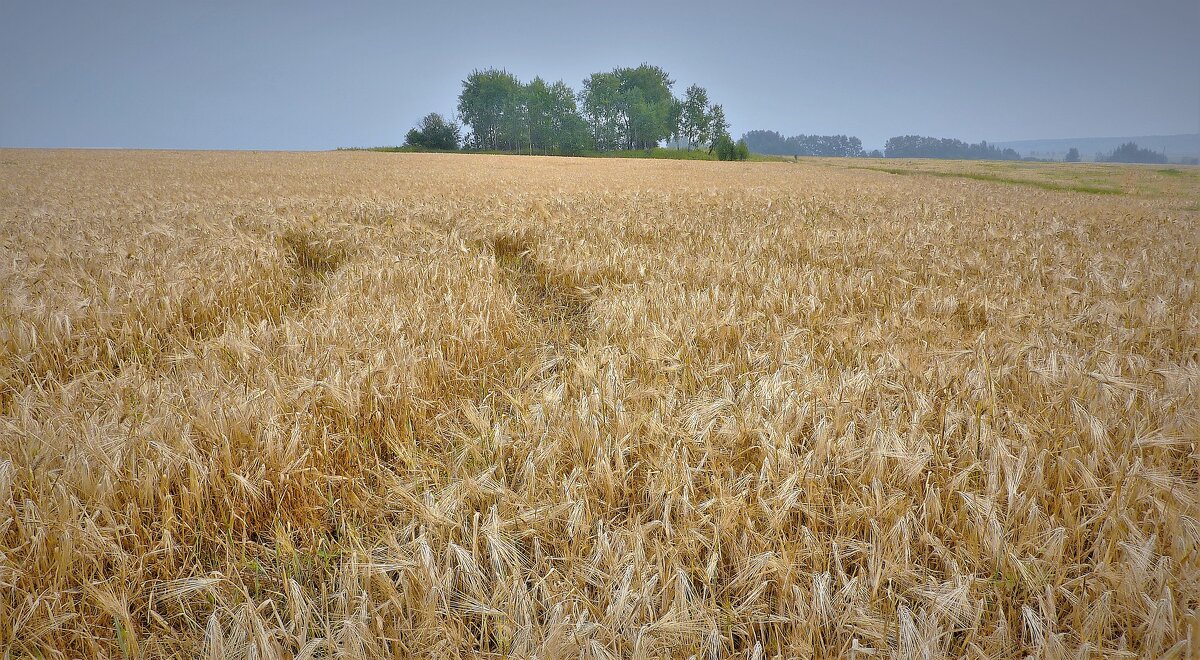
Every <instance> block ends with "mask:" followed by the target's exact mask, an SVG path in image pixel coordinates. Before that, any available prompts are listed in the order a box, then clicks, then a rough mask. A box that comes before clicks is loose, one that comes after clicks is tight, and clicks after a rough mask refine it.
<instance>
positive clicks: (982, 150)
mask: <svg viewBox="0 0 1200 660" xmlns="http://www.w3.org/2000/svg"><path fill="white" fill-rule="evenodd" d="M883 154H884V156H885V157H887V158H948V159H954V160H1020V159H1021V155H1020V154H1018V153H1017V152H1016V151H1015V150H1013V149H998V148H996V147H993V146H992V145H990V144H988V143H987V142H980V143H979V144H969V143H966V142H963V141H962V140H954V139H950V138H932V137H925V136H923V135H902V136H898V137H894V138H891V139H889V140H888V141H887V144H885V145H884V147H883Z"/></svg>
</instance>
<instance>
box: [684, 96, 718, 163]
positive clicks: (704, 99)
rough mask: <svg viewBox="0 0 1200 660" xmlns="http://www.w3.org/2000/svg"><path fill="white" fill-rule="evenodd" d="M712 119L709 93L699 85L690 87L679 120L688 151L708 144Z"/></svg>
mask: <svg viewBox="0 0 1200 660" xmlns="http://www.w3.org/2000/svg"><path fill="white" fill-rule="evenodd" d="M711 119H712V118H711V117H710V116H709V114H708V91H707V90H705V89H704V88H703V87H701V86H699V85H692V86H691V87H688V88H687V91H686V92H684V97H683V108H682V113H681V116H680V120H679V132H680V134H681V135H682V137H683V140H684V142H686V143H687V150H688V151H691V150H692V149H693V148H695V147H698V146H700V145H702V144H704V143H706V142H708V132H709V128H710V125H711Z"/></svg>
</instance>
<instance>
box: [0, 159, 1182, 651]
mask: <svg viewBox="0 0 1200 660" xmlns="http://www.w3.org/2000/svg"><path fill="white" fill-rule="evenodd" d="M847 163H849V161H846V162H835V161H801V162H799V163H784V162H780V163H715V162H684V161H656V160H620V159H565V158H537V157H506V156H466V155H456V154H447V155H432V154H377V153H322V154H317V153H314V154H283V153H199V152H197V153H171V152H119V151H97V152H72V151H63V152H54V151H21V150H0V650H2V651H3V653H4V656H5V657H22V656H33V657H44V658H68V657H72V658H73V657H183V658H192V657H212V658H223V657H235V658H313V657H352V658H354V657H414V656H415V657H538V658H563V657H572V658H574V657H594V658H617V657H648V658H659V657H664V658H665V657H671V658H674V657H687V656H693V655H694V656H696V657H712V658H728V657H743V658H770V657H859V658H866V657H924V658H929V657H963V656H966V657H995V658H1009V657H1014V658H1015V657H1025V656H1034V657H1047V658H1055V657H1110V658H1114V657H1129V658H1135V657H1136V658H1145V657H1159V656H1163V655H1165V656H1168V657H1188V656H1189V655H1190V654H1197V653H1200V647H1198V646H1197V644H1200V630H1198V629H1197V628H1196V626H1197V623H1196V618H1197V615H1196V611H1197V609H1198V608H1200V554H1198V553H1200V486H1198V479H1200V460H1198V459H1200V446H1198V443H1200V298H1198V296H1197V291H1196V281H1197V278H1198V276H1200V265H1198V264H1200V206H1198V204H1200V202H1198V201H1197V200H1200V170H1196V169H1195V168H1190V169H1189V168H1184V169H1182V170H1169V169H1168V170H1161V169H1158V170H1156V169H1154V168H1149V167H1136V166H1131V167H1118V166H1107V167H1106V166H1079V167H1078V168H1076V169H1071V168H1069V167H1063V166H1040V167H1037V166H1026V165H1024V164H1022V165H1021V166H1020V167H1021V168H1022V169H1020V170H1014V171H1013V172H1008V173H1005V174H1004V175H1003V176H995V175H988V176H993V177H994V178H995V180H981V179H980V178H979V176H981V175H978V171H979V170H978V168H981V167H988V166H986V165H965V164H960V165H955V164H953V163H941V164H929V163H925V164H908V165H905V167H907V168H909V170H910V171H905V172H899V171H897V172H886V171H882V172H881V171H870V169H861V167H871V168H873V167H882V162H881V161H874V162H873V163H874V164H873V165H872V164H871V163H872V161H860V162H856V163H854V167H851V166H849V165H848V164H847ZM864 163H866V165H864ZM888 165H889V167H894V165H895V164H894V163H893V162H892V161H888ZM933 167H941V168H943V170H944V171H942V172H941V174H940V175H937V176H934V175H931V174H929V173H928V170H929V168H933ZM947 168H948V169H947ZM971 168H975V169H971ZM972 173H974V174H972ZM972 176H975V177H976V178H971V177H972ZM1078 177H1091V178H1093V179H1097V180H1102V181H1101V183H1103V185H1105V186H1108V187H1110V188H1112V191H1110V192H1109V193H1108V194H1100V193H1099V192H1095V191H1092V192H1076V191H1073V190H1071V189H1070V188H1071V186H1073V185H1074V183H1072V182H1073V181H1075V179H1077V178H1078ZM1038 182H1042V183H1043V184H1044V183H1045V182H1052V185H1049V186H1047V185H1039V184H1038ZM1093 183H1094V182H1093ZM1089 185H1091V184H1089Z"/></svg>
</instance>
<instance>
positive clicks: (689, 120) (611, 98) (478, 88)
mask: <svg viewBox="0 0 1200 660" xmlns="http://www.w3.org/2000/svg"><path fill="white" fill-rule="evenodd" d="M674 85H675V81H674V80H672V79H671V77H670V76H669V75H668V74H667V72H666V71H664V70H663V69H662V68H661V67H657V66H653V65H650V64H642V65H640V66H637V67H621V68H617V69H613V70H612V71H607V72H602V73H593V74H592V75H591V76H589V77H588V78H587V79H586V80H584V81H583V89H582V91H580V92H578V93H576V92H575V90H573V89H571V87H569V86H568V85H567V84H566V83H564V82H563V81H561V80H559V81H557V82H552V83H551V82H547V81H545V80H543V79H542V78H540V77H537V78H534V79H533V80H532V81H530V82H528V83H522V82H521V81H520V80H518V79H517V77H516V76H514V75H513V74H511V73H509V72H508V71H506V70H504V69H477V70H475V71H472V72H471V74H470V75H468V76H467V79H466V80H464V81H463V83H462V92H461V93H460V94H459V96H458V107H457V110H458V117H457V119H458V120H459V121H461V122H462V124H463V126H462V127H461V128H460V127H459V125H458V124H457V123H456V122H455V121H452V120H447V119H445V118H444V117H442V116H441V115H438V114H436V113H434V114H431V115H428V116H426V117H425V118H424V119H423V120H422V121H421V123H420V125H418V126H417V127H416V128H414V129H413V130H411V131H409V133H408V136H407V142H406V144H407V145H408V146H411V147H416V148H437V149H455V148H458V147H459V146H460V145H461V146H462V147H463V148H467V149H472V150H478V151H505V152H514V153H528V154H559V155H571V154H579V153H583V152H587V151H602V152H604V151H618V150H632V149H652V148H654V147H656V146H658V145H659V144H660V143H661V142H663V141H664V140H674V141H675V142H677V143H679V144H681V145H683V146H685V147H686V148H687V149H688V150H689V151H691V150H692V149H705V148H707V149H708V150H709V153H714V152H716V155H717V156H718V157H719V158H722V159H733V160H736V159H738V157H739V156H740V155H742V154H743V153H748V150H746V149H744V148H742V149H740V150H739V149H738V144H736V143H734V142H733V140H732V138H730V136H729V122H728V121H726V119H725V110H724V108H723V107H722V106H721V105H720V104H715V103H710V102H709V99H708V92H707V90H705V89H704V88H703V87H700V86H698V85H692V86H691V87H688V88H687V90H686V92H685V93H684V96H683V98H682V99H679V98H676V97H675V96H674V94H673V93H672V88H673V87H674ZM464 129H465V132H464ZM451 134H453V138H454V139H453V145H452V146H446V145H449V144H450V142H449V141H448V140H449V136H450V135H451ZM726 141H728V143H729V145H732V147H733V148H732V150H731V149H729V148H727V147H726V145H725V142H726ZM718 147H721V149H718ZM743 159H744V157H743Z"/></svg>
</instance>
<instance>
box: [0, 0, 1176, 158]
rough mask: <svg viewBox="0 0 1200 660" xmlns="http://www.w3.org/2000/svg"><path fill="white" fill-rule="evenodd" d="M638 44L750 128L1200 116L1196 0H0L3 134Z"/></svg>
mask: <svg viewBox="0 0 1200 660" xmlns="http://www.w3.org/2000/svg"><path fill="white" fill-rule="evenodd" d="M643 61H645V62H650V63H652V64H657V65H660V66H662V67H663V68H665V69H666V70H667V71H669V72H670V73H671V74H672V75H673V77H674V78H675V80H676V81H677V82H676V93H677V94H682V90H683V89H684V88H685V87H686V86H687V85H689V84H691V83H698V84H700V85H702V86H704V87H706V88H708V91H709V95H710V97H711V98H712V99H713V100H715V101H717V102H721V103H723V104H724V105H725V107H726V112H727V115H728V117H729V119H730V122H731V123H732V125H733V133H734V134H735V135H738V134H741V133H742V132H743V131H746V130H750V129H755V128H770V129H775V130H779V131H781V132H783V133H784V134H788V135H790V134H793V133H821V134H825V133H847V134H850V135H857V136H859V137H860V138H862V140H863V143H864V144H865V145H866V146H867V147H868V148H871V147H878V146H882V145H883V142H884V141H885V140H886V139H887V138H888V137H890V136H893V135H900V134H907V133H917V134H924V135H933V136H938V137H957V138H962V139H966V140H971V141H977V140H980V139H986V140H989V141H1003V140H1011V139H1021V138H1054V137H1091V136H1123V135H1149V134H1167V133H1195V132H1200V0H1144V1H1134V0H1130V1H1127V2H1116V1H1108V0H1061V1H1056V0H1036V1H1035V0H1004V1H1002V2H984V1H978V2H976V1H964V0H960V1H953V2H952V1H944V2H943V1H928V0H910V1H906V2H892V1H887V2H884V1H878V2H876V1H870V0H861V1H856V0H840V1H821V2H755V1H749V0H738V1H737V2H720V3H718V2H652V1H650V0H647V1H645V2H636V1H634V2H626V1H624V0H620V1H616V2H579V3H572V2H421V3H405V2H351V1H348V2H254V1H247V2H186V3H185V2H163V1H158V2H151V1H145V2H132V1H119V0H118V1H115V2H82V1H81V2H57V1H54V0H28V1H22V0H0V90H2V91H0V146H35V147H143V148H189V149H209V148H214V149H215V148H227V149H328V148H333V147H337V146H351V145H354V146H366V145H381V144H397V143H400V142H402V141H403V139H404V133H405V131H406V130H407V129H408V128H410V127H411V126H412V124H413V123H414V122H415V121H416V120H417V119H419V118H420V117H421V116H422V115H424V114H425V113H428V112H430V111H439V112H443V113H452V112H453V111H454V107H455V102H456V98H457V95H458V91H459V87H460V84H461V81H462V79H463V78H464V77H465V76H466V75H467V74H468V73H469V72H470V71H471V69H472V68H476V67H479V68H484V67H492V66H494V67H504V68H507V69H509V70H510V71H512V72H513V73H515V74H516V75H517V76H519V77H520V78H521V79H522V80H528V79H529V78H532V77H533V76H534V75H541V76H542V77H543V78H547V79H550V80H555V79H560V78H561V79H563V80H565V81H566V82H567V83H568V84H570V85H571V86H572V87H574V88H575V89H576V90H578V89H579V87H580V83H581V81H582V80H583V78H584V77H586V76H587V75H588V74H589V73H591V72H593V71H602V70H609V69H612V68H613V67H616V66H624V65H637V64H639V63H641V62H643Z"/></svg>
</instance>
